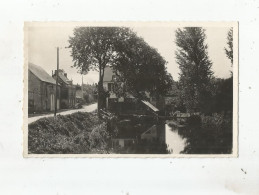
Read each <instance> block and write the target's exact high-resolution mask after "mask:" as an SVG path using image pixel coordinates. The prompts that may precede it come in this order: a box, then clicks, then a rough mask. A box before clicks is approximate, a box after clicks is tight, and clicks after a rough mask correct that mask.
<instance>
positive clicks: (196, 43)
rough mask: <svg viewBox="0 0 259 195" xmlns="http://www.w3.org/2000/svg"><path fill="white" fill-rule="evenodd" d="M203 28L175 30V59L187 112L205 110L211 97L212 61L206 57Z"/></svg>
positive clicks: (206, 50) (206, 48)
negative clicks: (176, 47)
mask: <svg viewBox="0 0 259 195" xmlns="http://www.w3.org/2000/svg"><path fill="white" fill-rule="evenodd" d="M205 39H206V35H205V30H204V29H203V28H200V27H186V28H183V29H177V30H176V41H175V42H176V45H177V46H178V49H177V51H176V61H177V63H178V64H179V68H180V80H179V85H180V86H181V91H182V93H181V94H182V98H183V101H184V103H185V106H186V109H187V111H189V112H194V111H201V112H207V111H208V109H209V103H210V100H211V99H210V98H211V93H210V89H209V88H210V87H209V86H210V79H211V77H212V75H213V72H212V71H211V66H212V62H211V61H210V59H209V57H208V45H207V44H206V43H205Z"/></svg>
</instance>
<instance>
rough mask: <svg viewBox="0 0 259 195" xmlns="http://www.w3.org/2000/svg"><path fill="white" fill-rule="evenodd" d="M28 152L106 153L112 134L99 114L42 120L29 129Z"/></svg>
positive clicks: (80, 114) (31, 125) (81, 114)
mask: <svg viewBox="0 0 259 195" xmlns="http://www.w3.org/2000/svg"><path fill="white" fill-rule="evenodd" d="M28 129H29V130H28V133H29V136H28V148H29V153H34V154H54V153H55V154H79V153H91V152H94V153H107V152H108V142H109V140H110V138H111V133H112V132H108V131H107V127H106V122H105V120H102V119H99V118H98V117H97V113H81V112H78V113H74V114H71V115H66V116H62V115H58V116H57V118H56V119H55V118H54V117H48V118H42V119H39V120H38V121H36V122H34V123H31V124H29V126H28Z"/></svg>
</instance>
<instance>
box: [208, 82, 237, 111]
mask: <svg viewBox="0 0 259 195" xmlns="http://www.w3.org/2000/svg"><path fill="white" fill-rule="evenodd" d="M211 90H212V94H213V97H212V101H211V112H216V113H220V112H230V113H232V111H233V77H230V78H228V79H219V78H218V79H212V81H211Z"/></svg>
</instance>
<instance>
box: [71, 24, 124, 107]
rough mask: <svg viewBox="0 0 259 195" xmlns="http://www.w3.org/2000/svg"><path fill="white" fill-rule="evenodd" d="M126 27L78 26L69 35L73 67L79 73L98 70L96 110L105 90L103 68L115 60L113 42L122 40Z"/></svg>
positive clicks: (102, 104) (102, 99) (101, 101)
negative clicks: (70, 35) (71, 34)
mask: <svg viewBox="0 0 259 195" xmlns="http://www.w3.org/2000/svg"><path fill="white" fill-rule="evenodd" d="M124 31H125V32H127V31H128V29H126V28H119V27H78V28H75V29H74V36H73V37H69V40H68V41H69V48H71V56H72V57H73V61H74V65H73V66H74V67H76V68H78V69H79V71H80V72H81V73H87V72H88V71H89V70H97V71H99V82H98V110H99V109H101V108H103V107H104V103H105V101H104V97H105V92H104V90H103V77H104V70H105V67H107V66H112V65H113V64H114V63H115V62H116V57H117V52H116V50H115V48H114V44H115V43H117V42H119V41H123V39H122V37H121V34H123V32H124Z"/></svg>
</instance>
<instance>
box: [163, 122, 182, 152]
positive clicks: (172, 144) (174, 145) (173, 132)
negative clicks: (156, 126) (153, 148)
mask: <svg viewBox="0 0 259 195" xmlns="http://www.w3.org/2000/svg"><path fill="white" fill-rule="evenodd" d="M178 131H179V129H178V128H177V127H173V126H169V125H168V124H165V142H166V144H167V147H168V150H169V151H170V153H173V154H180V152H182V151H183V150H184V147H185V143H186V139H185V138H182V136H180V135H179V134H178Z"/></svg>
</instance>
